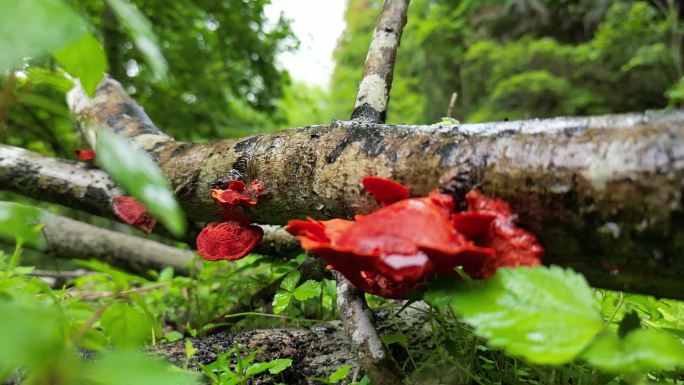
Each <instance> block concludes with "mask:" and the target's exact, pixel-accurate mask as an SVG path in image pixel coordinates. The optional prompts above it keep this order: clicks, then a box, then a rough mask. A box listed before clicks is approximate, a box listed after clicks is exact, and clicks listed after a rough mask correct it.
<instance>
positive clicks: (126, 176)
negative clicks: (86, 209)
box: [95, 128, 186, 237]
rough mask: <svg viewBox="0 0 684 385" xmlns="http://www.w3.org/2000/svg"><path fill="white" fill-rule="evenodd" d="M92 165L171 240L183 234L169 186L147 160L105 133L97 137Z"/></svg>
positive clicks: (147, 158) (183, 225) (147, 156)
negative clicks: (141, 207) (140, 206)
mask: <svg viewBox="0 0 684 385" xmlns="http://www.w3.org/2000/svg"><path fill="white" fill-rule="evenodd" d="M95 152H96V153H97V156H96V157H95V161H96V162H97V164H98V165H100V166H101V167H102V168H104V169H105V170H107V172H108V173H109V174H110V175H111V176H112V178H113V179H114V180H115V181H116V182H117V183H118V184H120V185H121V186H122V187H123V188H124V189H125V190H126V191H127V192H128V193H130V194H131V195H133V196H134V197H135V198H136V199H138V200H139V201H140V202H142V203H143V204H144V205H145V207H146V208H147V210H148V211H149V212H150V214H152V216H154V217H155V218H157V219H159V221H160V222H161V223H163V224H164V226H165V227H166V228H167V229H168V230H169V231H170V232H171V233H172V234H173V235H175V236H178V237H179V236H181V235H183V234H184V233H185V225H186V223H185V216H184V214H183V211H182V210H181V208H180V206H179V205H178V203H177V202H176V199H175V197H174V195H173V192H172V191H171V188H170V187H169V183H168V181H167V180H166V178H164V175H163V174H162V172H161V171H160V170H159V168H158V167H157V165H156V164H155V163H154V161H153V160H152V158H150V156H149V155H148V154H147V153H146V152H144V151H142V150H140V149H138V148H137V147H135V146H133V145H132V144H131V143H129V142H128V141H126V140H124V139H123V138H121V137H120V136H118V135H117V134H115V133H113V132H111V131H110V130H107V129H104V128H102V129H100V130H99V131H98V133H97V144H96V148H95Z"/></svg>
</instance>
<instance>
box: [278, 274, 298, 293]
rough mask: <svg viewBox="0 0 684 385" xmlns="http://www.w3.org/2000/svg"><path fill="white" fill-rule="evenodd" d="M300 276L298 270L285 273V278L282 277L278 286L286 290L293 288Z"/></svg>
mask: <svg viewBox="0 0 684 385" xmlns="http://www.w3.org/2000/svg"><path fill="white" fill-rule="evenodd" d="M301 276H302V274H301V273H300V272H299V271H293V272H291V273H290V274H288V275H286V276H285V278H283V282H282V283H281V284H280V288H281V289H283V290H287V291H292V290H294V288H295V286H297V282H299V278H301Z"/></svg>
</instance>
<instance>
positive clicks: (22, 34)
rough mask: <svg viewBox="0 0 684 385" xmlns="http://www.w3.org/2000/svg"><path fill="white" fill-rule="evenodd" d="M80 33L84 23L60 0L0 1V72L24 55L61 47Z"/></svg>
mask: <svg viewBox="0 0 684 385" xmlns="http://www.w3.org/2000/svg"><path fill="white" fill-rule="evenodd" d="M84 33H86V23H85V22H84V21H83V20H82V19H81V18H80V17H79V16H78V14H76V12H74V11H73V10H72V9H71V7H69V6H68V5H66V4H65V3H64V2H63V1H60V0H3V1H0V52H2V54H0V72H3V71H5V70H7V69H8V68H12V67H16V66H17V65H18V64H20V63H21V61H22V60H23V59H24V58H27V57H38V56H43V55H45V54H47V53H48V52H50V51H52V50H55V49H59V48H61V47H64V46H65V45H67V44H68V43H69V42H72V41H74V40H76V39H78V38H79V37H80V36H81V35H83V34H84Z"/></svg>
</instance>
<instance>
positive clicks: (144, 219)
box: [114, 195, 157, 234]
mask: <svg viewBox="0 0 684 385" xmlns="http://www.w3.org/2000/svg"><path fill="white" fill-rule="evenodd" d="M114 214H116V216H117V217H118V218H119V219H120V220H121V221H122V222H125V223H128V224H129V225H131V226H133V227H135V228H137V229H140V230H142V231H144V232H146V233H148V234H149V233H151V232H152V230H154V227H155V226H156V225H157V221H156V220H155V219H154V218H152V216H151V215H150V213H148V212H147V209H146V208H145V206H144V205H143V204H142V203H140V202H138V201H137V200H136V199H135V198H133V197H130V196H126V195H123V196H118V197H114Z"/></svg>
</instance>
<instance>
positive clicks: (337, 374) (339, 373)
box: [311, 364, 351, 384]
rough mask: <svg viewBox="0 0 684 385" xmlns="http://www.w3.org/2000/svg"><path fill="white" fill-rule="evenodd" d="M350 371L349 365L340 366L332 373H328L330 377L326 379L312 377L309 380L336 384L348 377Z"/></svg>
mask: <svg viewBox="0 0 684 385" xmlns="http://www.w3.org/2000/svg"><path fill="white" fill-rule="evenodd" d="M350 370H351V365H349V364H347V365H342V366H340V367H339V368H337V369H335V371H334V372H332V373H330V376H328V377H327V378H322V377H313V378H311V379H312V380H314V381H318V382H322V383H324V384H337V383H338V382H340V381H342V380H343V379H344V378H346V377H347V376H348V375H349V371H350Z"/></svg>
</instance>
